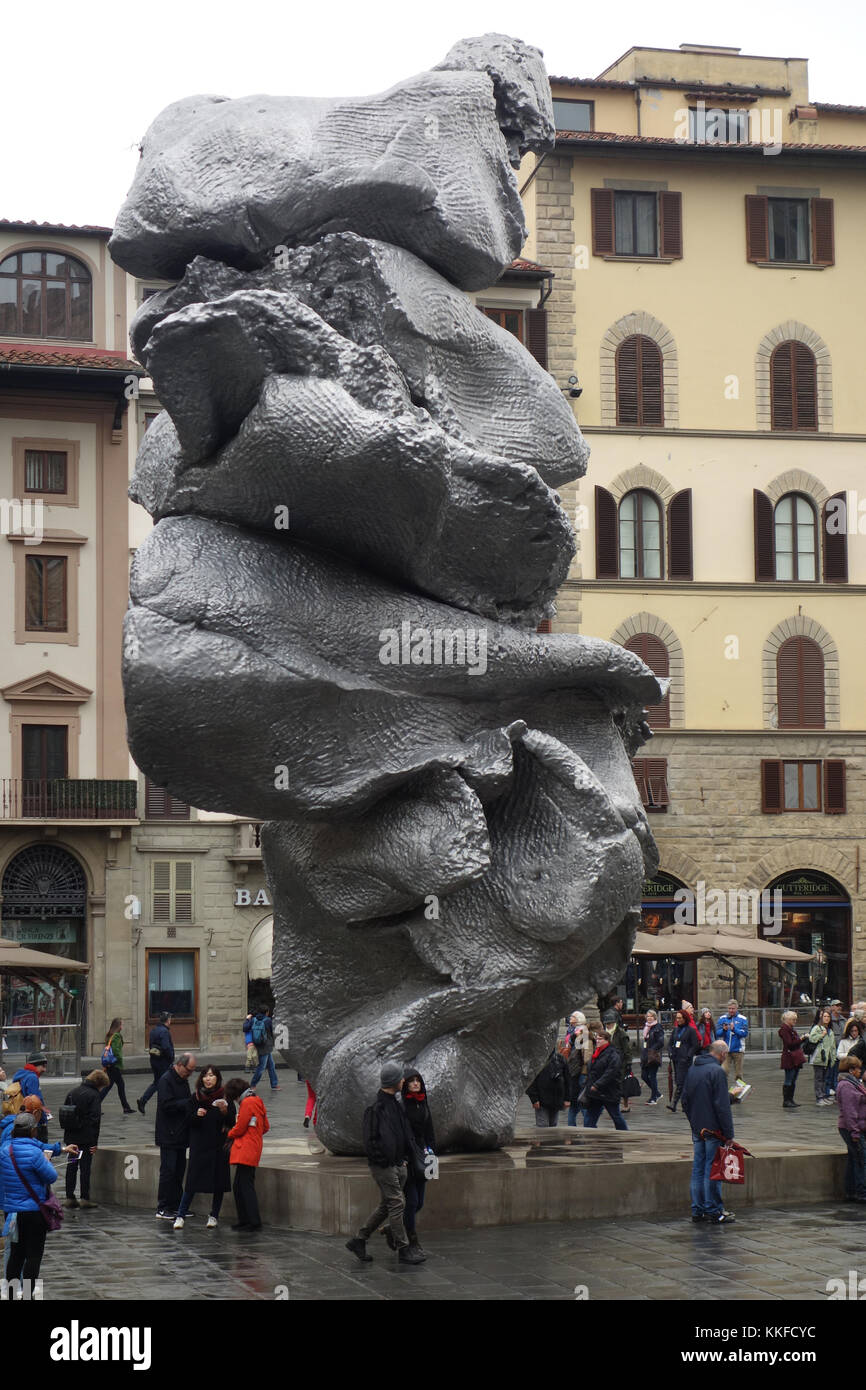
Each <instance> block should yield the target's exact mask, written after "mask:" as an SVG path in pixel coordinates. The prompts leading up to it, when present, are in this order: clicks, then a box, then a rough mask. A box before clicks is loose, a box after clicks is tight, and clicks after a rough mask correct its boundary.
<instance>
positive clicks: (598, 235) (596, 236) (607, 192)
mask: <svg viewBox="0 0 866 1390" xmlns="http://www.w3.org/2000/svg"><path fill="white" fill-rule="evenodd" d="M589 197H590V206H591V208H592V254H593V255H594V256H612V255H613V253H614V235H613V189H612V188H591V189H590V190H589Z"/></svg>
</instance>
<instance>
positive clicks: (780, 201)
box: [746, 193, 836, 266]
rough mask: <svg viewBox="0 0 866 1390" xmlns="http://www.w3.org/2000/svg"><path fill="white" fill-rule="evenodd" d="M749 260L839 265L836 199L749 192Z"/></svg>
mask: <svg viewBox="0 0 866 1390" xmlns="http://www.w3.org/2000/svg"><path fill="white" fill-rule="evenodd" d="M746 259H747V260H749V261H752V262H757V263H760V264H761V265H773V264H774V263H775V264H777V265H780V266H784V265H791V264H797V263H798V262H802V263H805V264H807V265H821V266H825V265H835V260H836V248H835V236H834V214H833V199H832V198H808V197H803V198H770V197H767V196H765V195H764V194H761V193H747V194H746Z"/></svg>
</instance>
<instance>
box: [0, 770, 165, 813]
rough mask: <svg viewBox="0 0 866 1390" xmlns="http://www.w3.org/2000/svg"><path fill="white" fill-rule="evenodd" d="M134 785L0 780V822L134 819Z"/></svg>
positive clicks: (93, 779) (98, 780) (83, 780)
mask: <svg viewBox="0 0 866 1390" xmlns="http://www.w3.org/2000/svg"><path fill="white" fill-rule="evenodd" d="M137 796H138V783H137V782H134V781H112V780H105V779H104V778H99V777H85V778H78V777H56V778H51V779H41V778H31V777H4V778H0V820H135V819H136V818H137V812H136V800H137Z"/></svg>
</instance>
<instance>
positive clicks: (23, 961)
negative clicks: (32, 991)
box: [0, 937, 90, 976]
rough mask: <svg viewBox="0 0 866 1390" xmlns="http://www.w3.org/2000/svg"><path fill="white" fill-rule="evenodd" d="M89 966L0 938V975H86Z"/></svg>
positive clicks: (85, 963) (83, 962) (84, 962)
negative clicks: (62, 973) (62, 972)
mask: <svg viewBox="0 0 866 1390" xmlns="http://www.w3.org/2000/svg"><path fill="white" fill-rule="evenodd" d="M89 969H90V966H89V965H88V964H87V962H86V961H83V960H68V959H67V958H66V956H52V955H49V953H48V952H47V951H32V950H31V949H30V947H29V946H22V945H21V944H20V943H19V942H17V941H8V940H7V939H6V938H5V937H0V975H37V976H50V975H57V974H59V973H60V972H61V971H64V972H65V973H66V974H67V975H86V974H87V972H88V971H89Z"/></svg>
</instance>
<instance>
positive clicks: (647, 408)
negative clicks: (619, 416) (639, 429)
mask: <svg viewBox="0 0 866 1390" xmlns="http://www.w3.org/2000/svg"><path fill="white" fill-rule="evenodd" d="M664 422H665V418H664V401H663V392H662V354H661V349H660V348H659V347H658V345H657V344H656V343H654V342H653V341H652V339H651V338H641V340H640V419H639V421H638V424H641V425H663V424H664Z"/></svg>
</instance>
